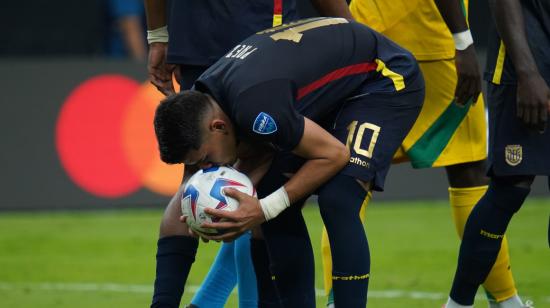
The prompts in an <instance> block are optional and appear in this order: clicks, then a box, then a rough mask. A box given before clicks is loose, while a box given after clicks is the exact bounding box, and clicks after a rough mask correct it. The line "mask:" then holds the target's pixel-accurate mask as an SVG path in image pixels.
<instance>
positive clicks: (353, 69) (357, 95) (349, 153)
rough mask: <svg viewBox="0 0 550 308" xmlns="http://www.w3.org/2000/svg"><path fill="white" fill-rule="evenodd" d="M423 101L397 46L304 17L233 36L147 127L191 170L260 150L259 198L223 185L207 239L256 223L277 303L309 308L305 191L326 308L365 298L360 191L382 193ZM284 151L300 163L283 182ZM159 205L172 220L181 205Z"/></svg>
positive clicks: (337, 22) (343, 22) (351, 25)
mask: <svg viewBox="0 0 550 308" xmlns="http://www.w3.org/2000/svg"><path fill="white" fill-rule="evenodd" d="M423 99H424V81H423V78H422V75H421V73H420V72H419V69H418V65H417V63H416V61H415V59H414V57H413V56H412V55H411V54H410V53H409V52H408V51H406V50H404V49H402V48H400V47H399V46H397V45H396V44H394V43H393V42H391V41H389V40H388V39H386V38H385V37H383V36H381V35H380V34H378V33H377V32H375V31H373V30H371V29H370V28H368V27H365V26H362V25H360V24H358V23H355V22H351V21H349V20H347V19H343V18H315V19H308V20H302V21H298V22H295V23H292V24H289V25H283V26H280V27H276V28H272V29H268V30H265V31H262V32H259V33H257V34H255V35H253V36H251V37H250V38H248V39H247V40H245V41H243V42H241V43H240V44H239V45H237V46H236V47H235V48H233V49H232V50H231V51H229V52H228V53H227V54H226V55H225V56H224V57H222V58H221V59H220V60H219V61H218V62H216V63H215V64H214V65H212V66H211V67H210V68H209V69H208V70H207V71H206V72H205V73H204V74H203V75H202V76H201V77H199V79H198V81H197V82H196V84H195V89H194V90H191V91H184V92H181V93H179V94H176V95H174V96H170V97H168V98H167V99H166V100H164V101H163V102H162V103H161V104H160V105H159V106H158V108H157V111H156V115H155V131H156V134H157V139H158V142H159V149H160V152H161V158H162V159H163V161H165V162H167V163H185V164H186V165H196V166H198V167H201V168H203V167H208V166H210V165H213V164H215V165H224V164H233V163H235V162H236V161H237V160H238V159H239V158H242V157H245V156H247V155H246V153H249V151H248V150H249V149H250V148H252V149H253V148H255V147H258V146H262V145H267V146H269V147H271V148H272V149H273V151H274V152H275V158H274V159H273V163H272V164H271V166H270V167H269V170H268V171H267V174H266V175H265V176H264V178H263V179H262V181H261V182H260V184H259V185H258V187H257V189H258V196H259V198H260V199H259V200H258V199H256V198H254V197H251V196H248V195H244V194H240V193H239V192H238V191H234V190H230V189H228V190H227V191H226V193H227V195H229V196H231V197H234V198H236V199H238V200H239V202H240V207H239V209H238V210H237V211H235V212H220V211H216V210H212V211H209V214H212V215H214V216H218V217H221V218H225V219H226V221H222V222H218V223H212V224H204V226H205V227H211V228H218V229H223V230H224V231H225V232H224V234H223V235H220V236H211V237H208V238H209V239H214V240H231V239H234V238H235V237H237V236H238V235H240V234H242V233H243V232H245V231H246V230H248V229H250V228H252V227H255V226H258V225H260V224H262V232H263V236H264V238H265V241H266V244H267V247H268V251H269V257H270V262H271V264H270V268H271V271H272V273H273V275H274V277H275V284H276V286H277V291H278V296H279V302H278V303H277V304H278V305H282V306H284V307H315V288H314V277H313V276H314V267H313V265H314V264H313V253H312V250H311V243H310V241H309V236H308V234H307V229H306V225H305V222H304V220H303V217H302V215H301V208H300V206H297V205H299V204H300V203H301V201H302V200H304V199H305V198H307V197H308V196H309V195H311V194H314V193H315V194H317V195H318V196H319V199H318V200H319V208H320V211H321V215H322V218H323V221H324V223H325V225H326V226H327V231H328V235H329V238H330V242H331V249H332V251H333V273H334V276H335V283H334V295H335V302H336V305H337V306H340V307H364V306H365V305H366V300H367V289H368V278H369V274H370V273H369V271H370V257H369V250H368V243H367V238H366V235H365V232H364V230H363V225H362V223H361V221H360V219H359V215H358V214H359V209H360V207H361V204H362V203H363V201H364V199H365V198H366V196H367V190H369V189H374V190H380V191H381V190H383V185H384V179H385V176H386V174H387V171H388V169H389V166H390V163H391V158H392V155H393V153H394V152H395V151H396V149H397V148H398V147H399V145H400V144H401V142H402V141H403V138H404V137H405V135H406V134H407V132H408V130H409V129H410V128H411V126H412V125H413V123H414V121H415V120H416V117H417V116H418V113H419V111H420V108H421V105H422V101H423ZM287 157H291V159H292V160H296V158H301V159H302V160H303V164H301V166H300V167H299V168H298V169H297V170H296V172H295V173H294V174H293V175H292V176H291V177H290V179H288V178H287V177H286V176H285V174H286V172H287V170H284V167H285V166H288V165H289V164H287V163H280V162H286V161H287ZM246 160H247V161H249V162H251V163H252V164H253V163H254V161H255V158H254V157H250V156H248V157H246ZM291 205H292V206H291ZM168 211H173V213H171V214H172V215H169V218H168V219H169V220H170V223H173V224H179V227H181V225H182V224H181V223H179V221H178V216H179V215H181V211H180V210H179V209H178V208H177V207H175V208H172V209H168Z"/></svg>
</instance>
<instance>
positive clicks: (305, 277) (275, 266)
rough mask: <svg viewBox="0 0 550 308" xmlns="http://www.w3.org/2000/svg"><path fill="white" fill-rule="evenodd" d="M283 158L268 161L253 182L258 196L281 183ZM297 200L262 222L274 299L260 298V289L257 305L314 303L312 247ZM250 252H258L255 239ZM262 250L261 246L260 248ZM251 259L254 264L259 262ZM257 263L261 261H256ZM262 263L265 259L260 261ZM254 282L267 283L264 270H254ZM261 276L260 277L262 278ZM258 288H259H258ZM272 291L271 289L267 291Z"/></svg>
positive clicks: (304, 307)
mask: <svg viewBox="0 0 550 308" xmlns="http://www.w3.org/2000/svg"><path fill="white" fill-rule="evenodd" d="M287 165H289V164H287V163H286V160H285V159H284V158H280V157H275V158H274V159H273V162H272V165H271V167H270V169H269V171H268V172H267V174H266V175H265V176H264V177H263V179H262V181H260V183H259V184H258V185H257V187H256V189H257V192H258V197H260V198H262V197H263V196H266V195H268V194H270V193H271V192H273V191H275V190H276V189H278V188H279V187H281V185H283V184H284V183H285V182H286V181H287V180H288V177H286V176H285V175H283V171H281V170H286V169H284V168H287ZM304 201H305V200H301V201H298V202H296V203H295V204H293V205H291V206H290V207H289V208H287V209H286V210H285V211H283V212H282V213H281V214H280V215H279V216H277V217H276V218H275V219H272V220H270V221H268V222H265V223H263V224H262V226H261V227H262V228H261V229H262V234H263V237H264V239H265V244H266V246H267V251H268V254H269V264H270V266H269V269H270V272H271V274H272V279H273V282H274V284H275V286H276V290H277V291H276V293H277V294H278V303H276V304H275V305H269V304H270V303H269V302H264V298H262V297H263V296H264V295H266V294H263V293H264V292H263V291H260V294H259V295H260V307H281V306H282V307H300V308H309V307H311V308H314V307H315V267H314V265H315V263H314V258H313V248H312V246H311V241H310V239H309V234H308V232H307V227H306V224H305V221H304V218H303V216H302V205H303V203H304ZM255 244H260V245H255V247H254V250H253V253H254V255H255V256H256V257H257V256H258V255H260V254H262V251H261V247H262V246H261V243H260V242H259V241H258V242H255ZM264 252H265V250H264ZM257 261H258V260H254V263H255V266H257V265H261V264H258V263H257ZM260 263H261V262H260ZM263 263H264V264H265V259H264V262H263ZM258 273H259V276H258V284H267V282H266V281H265V279H263V278H265V276H266V275H268V273H266V271H265V270H263V271H257V274H258ZM262 277H263V278H262ZM260 290H262V289H260ZM268 293H269V294H267V295H273V293H274V292H268Z"/></svg>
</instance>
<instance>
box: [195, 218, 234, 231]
mask: <svg viewBox="0 0 550 308" xmlns="http://www.w3.org/2000/svg"><path fill="white" fill-rule="evenodd" d="M238 227H239V223H236V222H234V221H227V220H225V221H219V222H203V223H202V224H201V228H205V229H218V230H219V229H224V230H227V229H235V228H238Z"/></svg>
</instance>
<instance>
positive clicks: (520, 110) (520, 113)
mask: <svg viewBox="0 0 550 308" xmlns="http://www.w3.org/2000/svg"><path fill="white" fill-rule="evenodd" d="M516 109H517V110H516V116H517V117H518V118H520V119H521V120H522V121H523V113H524V111H525V109H524V108H523V105H522V104H521V103H520V102H519V101H518V102H517V104H516Z"/></svg>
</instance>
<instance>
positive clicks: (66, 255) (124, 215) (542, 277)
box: [0, 199, 550, 308]
mask: <svg viewBox="0 0 550 308" xmlns="http://www.w3.org/2000/svg"><path fill="white" fill-rule="evenodd" d="M549 203H550V200H544V199H539V200H531V201H528V202H527V203H526V204H525V205H524V207H523V209H522V210H521V212H520V213H519V214H518V215H516V217H515V219H514V220H513V221H512V225H511V227H510V230H509V233H508V238H509V241H510V247H511V255H512V266H513V271H514V274H515V278H516V284H517V286H518V287H519V289H520V294H521V295H522V296H523V297H524V298H526V299H532V300H534V301H535V305H536V307H550V288H549V287H548V286H549V285H550V263H549V260H550V249H549V248H548V243H547V240H546V234H547V227H548V214H549V212H550V211H549V210H550V207H549V205H550V204H549ZM161 214H162V209H160V208H159V209H158V210H147V211H145V210H132V211H101V212H100V211H98V212H55V213H52V212H43V213H31V212H28V213H0V298H1V303H2V304H0V306H2V307H41V308H47V307H56V308H62V307H71V308H72V307H80V308H84V307H94V308H96V307H117V308H123V307H148V305H149V303H150V298H151V292H152V282H153V279H154V254H155V245H156V236H157V230H158V223H159V219H160V216H161ZM304 215H305V216H306V220H307V221H308V224H309V229H310V235H311V238H312V242H313V245H314V248H315V249H316V267H317V278H316V281H317V283H316V286H317V288H318V290H319V291H320V292H319V296H318V307H323V305H324V298H323V296H322V295H321V293H322V292H321V290H322V277H321V264H320V262H321V261H320V255H319V239H320V230H321V226H322V225H321V219H320V216H319V214H318V211H317V208H316V207H314V206H307V207H306V208H305V209H304ZM365 225H366V230H367V233H368V237H369V242H370V245H371V254H372V268H371V283H370V292H369V307H389V308H391V307H440V306H441V304H442V303H444V301H445V299H446V296H447V292H448V290H449V286H450V285H451V279H452V274H453V273H454V270H455V261H456V257H457V251H458V240H457V238H456V235H455V230H454V226H453V225H452V223H451V219H450V211H449V208H448V205H447V204H446V203H445V202H409V203H405V202H400V203H380V202H379V203H377V202H376V200H375V201H373V202H371V204H370V205H369V209H368V210H367V221H366V224H365ZM218 245H219V244H218V243H208V244H203V243H201V246H200V248H199V254H198V256H197V261H196V262H195V265H194V267H193V269H192V271H191V274H190V276H189V279H188V284H187V290H186V294H185V295H184V297H183V300H182V303H184V304H187V303H189V301H190V299H191V297H192V292H194V291H195V290H196V287H197V286H199V285H200V282H201V280H202V278H203V277H204V275H205V273H206V272H207V271H208V268H209V265H210V263H211V261H212V260H213V258H214V257H215V254H216V251H217V248H218ZM479 295H480V296H479V298H480V299H478V301H477V307H486V304H485V303H484V301H483V299H482V298H483V296H482V294H481V292H480V293H479ZM227 307H237V304H236V295H235V294H233V295H232V296H231V298H230V299H229V301H228V304H227Z"/></svg>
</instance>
